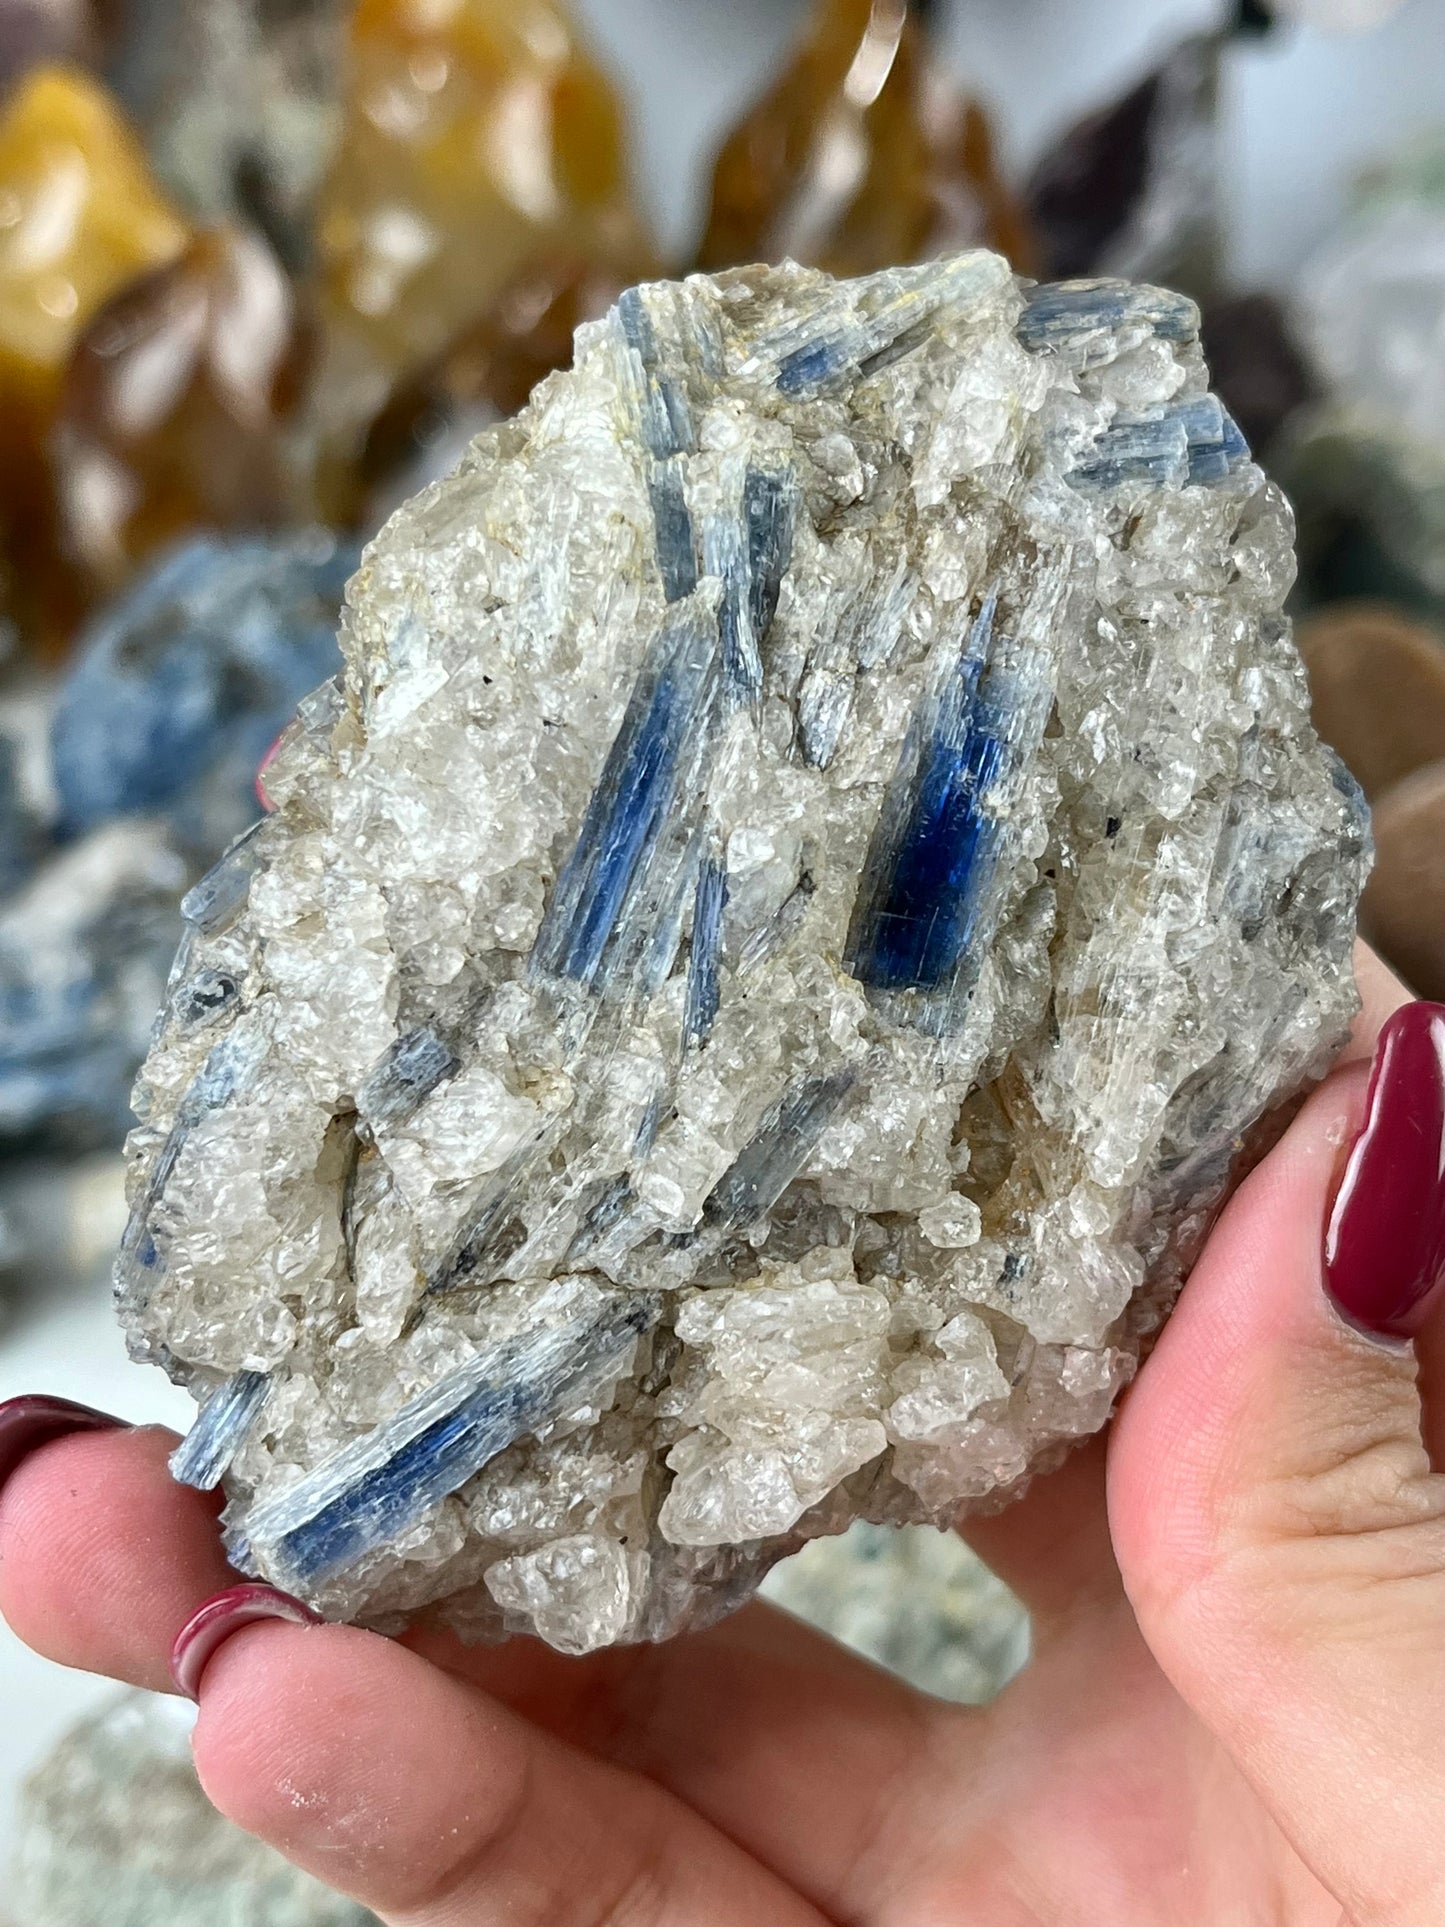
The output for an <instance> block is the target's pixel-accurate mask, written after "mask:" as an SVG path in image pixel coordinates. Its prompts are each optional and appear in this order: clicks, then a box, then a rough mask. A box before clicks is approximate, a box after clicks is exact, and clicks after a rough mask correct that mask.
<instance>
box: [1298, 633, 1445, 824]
mask: <svg viewBox="0 0 1445 1927" xmlns="http://www.w3.org/2000/svg"><path fill="white" fill-rule="evenodd" d="M1297 640H1298V642H1299V649H1300V654H1301V655H1302V656H1303V657H1304V660H1305V667H1306V668H1307V669H1308V671H1309V678H1310V694H1311V697H1312V699H1313V702H1314V718H1315V727H1316V728H1317V729H1318V730H1319V732H1320V734H1321V736H1323V737H1324V739H1325V741H1326V742H1327V743H1330V744H1332V745H1333V746H1334V748H1335V749H1337V750H1338V751H1339V753H1340V755H1341V756H1343V757H1344V759H1345V761H1346V763H1348V765H1349V766H1350V768H1351V770H1353V772H1354V774H1355V777H1356V779H1357V780H1358V782H1359V784H1360V786H1361V788H1362V789H1363V790H1364V792H1365V794H1366V796H1368V797H1370V798H1371V800H1373V799H1374V798H1375V797H1377V796H1381V795H1383V794H1384V792H1385V791H1386V790H1388V789H1390V788H1391V787H1392V786H1393V785H1394V784H1396V783H1398V782H1400V781H1401V779H1402V778H1403V777H1406V776H1408V775H1410V773H1411V772H1412V771H1413V770H1417V769H1421V768H1423V767H1424V765H1425V764H1427V763H1434V762H1437V761H1440V760H1441V759H1445V642H1442V640H1441V639H1440V637H1439V636H1437V635H1436V634H1435V632H1434V631H1433V630H1431V629H1428V628H1426V627H1425V626H1424V625H1423V624H1421V623H1418V622H1415V621H1413V620H1412V619H1411V618H1410V617H1409V616H1406V615H1403V614H1401V613H1400V612H1398V611H1396V610H1394V609H1392V608H1390V607H1388V606H1387V605H1385V604H1382V603H1366V602H1360V603H1341V604H1339V605H1338V606H1337V607H1335V608H1332V609H1329V610H1326V611H1324V612H1323V613H1322V614H1320V615H1315V616H1311V617H1310V618H1309V619H1308V620H1307V621H1305V622H1302V623H1301V624H1300V626H1299V630H1298V636H1297Z"/></svg>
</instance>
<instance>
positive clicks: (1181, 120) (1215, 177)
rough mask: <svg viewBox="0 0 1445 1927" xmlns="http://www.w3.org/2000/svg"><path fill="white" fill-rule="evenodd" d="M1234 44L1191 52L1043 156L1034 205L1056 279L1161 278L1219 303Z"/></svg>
mask: <svg viewBox="0 0 1445 1927" xmlns="http://www.w3.org/2000/svg"><path fill="white" fill-rule="evenodd" d="M1225 44H1226V36H1225V35H1224V34H1222V33H1211V34H1194V35H1191V36H1190V37H1189V38H1188V39H1186V40H1183V41H1181V42H1180V43H1179V45H1178V46H1177V47H1175V48H1174V49H1173V51H1172V52H1171V53H1170V54H1169V56H1168V58H1167V59H1166V60H1165V61H1164V62H1163V63H1162V65H1160V66H1159V67H1156V68H1155V69H1153V71H1152V72H1150V73H1148V74H1146V75H1145V76H1144V78H1143V79H1142V80H1141V81H1139V82H1138V83H1137V85H1135V86H1134V87H1131V88H1130V89H1129V91H1128V92H1127V93H1126V94H1125V95H1123V97H1122V98H1121V99H1119V100H1117V101H1114V102H1112V103H1111V104H1110V105H1109V106H1107V107H1102V108H1100V109H1099V110H1098V111H1097V112H1095V113H1091V114H1088V115H1086V116H1085V117H1084V119H1083V120H1081V121H1079V122H1077V123H1076V124H1075V125H1074V126H1072V127H1070V128H1069V129H1067V131H1066V132H1065V133H1064V134H1062V135H1061V136H1060V138H1059V139H1058V141H1057V142H1055V144H1054V145H1053V146H1052V147H1051V148H1049V150H1048V151H1047V152H1046V153H1045V154H1044V155H1043V157H1042V158H1041V159H1040V161H1039V163H1038V165H1037V167H1036V168H1035V169H1034V173H1033V176H1032V178H1031V180H1030V181H1029V184H1028V188H1027V190H1026V193H1025V201H1026V204H1027V209H1028V218H1029V220H1030V221H1031V223H1032V225H1033V230H1034V233H1035V235H1036V237H1037V243H1038V250H1039V256H1040V259H1041V261H1042V263H1043V271H1044V272H1045V273H1046V274H1054V275H1080V274H1121V275H1133V276H1150V277H1154V278H1157V279H1158V280H1161V281H1165V282H1168V283H1169V285H1170V286H1171V287H1187V288H1188V289H1190V290H1191V292H1194V293H1197V294H1200V295H1204V294H1207V293H1210V292H1212V291H1213V285H1214V281H1215V276H1216V273H1217V256H1218V251H1219V232H1218V224H1219V127H1218V111H1219V66H1220V56H1221V53H1222V51H1223V48H1224V46H1225Z"/></svg>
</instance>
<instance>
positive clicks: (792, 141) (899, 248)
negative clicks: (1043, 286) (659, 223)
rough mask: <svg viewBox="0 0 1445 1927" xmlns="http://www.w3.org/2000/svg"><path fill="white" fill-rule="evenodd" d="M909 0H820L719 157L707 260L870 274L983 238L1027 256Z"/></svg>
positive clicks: (981, 127) (1016, 220) (986, 153)
mask: <svg viewBox="0 0 1445 1927" xmlns="http://www.w3.org/2000/svg"><path fill="white" fill-rule="evenodd" d="M920 11H921V9H919V8H917V7H911V6H910V5H909V0H816V6H815V9H814V12H813V16H812V19H811V21H810V23H809V25H808V28H807V31H806V33H805V35H804V38H803V40H802V41H801V43H800V44H799V46H798V49H797V51H796V53H795V54H794V56H793V57H792V59H791V60H790V61H789V63H788V65H787V67H786V68H785V69H784V71H783V73H782V74H781V75H780V76H779V78H778V79H777V80H776V81H775V82H774V84H773V85H772V86H771V87H770V88H769V89H768V90H767V92H766V93H765V94H764V95H763V96H762V98H761V99H760V100H759V101H757V102H756V103H755V105H754V106H753V107H752V108H750V109H749V111H748V113H747V115H746V116H745V117H744V119H743V120H742V121H741V122H740V124H739V125H738V127H737V128H736V129H735V130H734V131H733V133H732V134H731V135H730V136H729V137H728V139H727V141H726V142H725V144H724V146H723V148H722V151H721V153H720V154H719V155H718V159H717V164H716V168H715V170H714V174H713V184H712V205H711V209H710V211H709V215H708V220H707V226H706V229H705V231H704V234H703V239H702V243H701V247H700V250H699V260H700V263H701V265H702V266H703V267H705V268H727V267H735V266H737V265H739V264H742V263H745V262H749V261H780V260H782V259H784V258H785V257H787V258H791V259H795V260H799V261H805V262H808V263H810V264H812V265H816V266H819V267H824V268H828V269H831V270H832V271H833V272H834V273H837V274H862V273H867V272H870V271H872V270H874V269H880V268H886V267H890V266H892V265H894V264H895V263H897V262H901V261H918V260H922V259H925V258H926V257H928V256H930V255H935V254H941V253H944V252H946V251H948V250H949V249H952V248H959V247H965V246H968V245H970V244H971V243H974V242H979V241H986V242H988V243H990V244H991V245H992V246H995V247H999V248H1001V249H1002V250H1003V251H1004V252H1005V253H1006V254H1008V255H1009V256H1010V258H1011V259H1012V260H1013V261H1014V263H1015V265H1016V266H1018V267H1020V268H1027V267H1029V266H1030V265H1031V262H1032V250H1031V248H1030V245H1029V242H1028V238H1027V235H1026V231H1025V228H1024V224H1023V220H1022V218H1021V215H1020V211H1019V209H1018V207H1017V205H1016V204H1015V203H1014V201H1013V199H1012V197H1011V196H1010V194H1009V192H1008V190H1007V188H1006V187H1005V185H1004V183H1003V181H1002V179H1001V177H1000V175H999V173H998V171H997V168H996V166H995V163H994V156H993V136H992V133H991V131H990V128H989V124H988V119H987V116H986V115H985V113H984V111H983V109H982V108H981V107H980V106H979V105H978V104H977V102H974V101H970V100H966V99H964V98H963V97H962V96H961V95H960V94H959V93H958V91H957V89H956V88H955V87H953V85H952V84H951V83H950V82H949V81H948V80H947V79H946V78H945V77H944V75H943V73H942V72H941V71H940V70H939V69H938V68H937V67H936V66H935V65H934V64H933V63H932V62H931V61H930V59H929V57H928V48H927V44H926V38H925V34H924V31H923V29H922V28H921V26H920V25H919V22H918V20H917V18H916V15H917V14H918V13H919V12H920Z"/></svg>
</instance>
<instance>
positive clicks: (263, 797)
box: [256, 736, 281, 816]
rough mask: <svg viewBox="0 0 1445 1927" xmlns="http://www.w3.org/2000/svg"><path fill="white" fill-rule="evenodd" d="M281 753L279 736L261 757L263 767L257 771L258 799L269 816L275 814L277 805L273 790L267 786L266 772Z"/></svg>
mask: <svg viewBox="0 0 1445 1927" xmlns="http://www.w3.org/2000/svg"><path fill="white" fill-rule="evenodd" d="M280 754H281V738H280V737H279V736H278V737H277V738H276V740H275V742H274V743H272V745H271V747H270V748H269V749H268V750H267V751H266V754H265V755H264V756H263V757H262V758H261V767H260V768H259V769H258V770H257V771H256V800H257V802H258V803H259V804H260V805H261V808H262V809H263V810H264V811H265V812H266V814H267V816H274V815H275V813H276V805H275V803H274V802H273V801H272V798H271V792H270V791H269V790H268V789H267V788H266V772H267V770H268V769H270V767H271V765H272V764H273V763H274V762H275V760H276V758H277V757H278V756H279V755H280Z"/></svg>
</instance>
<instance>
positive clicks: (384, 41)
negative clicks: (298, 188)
mask: <svg viewBox="0 0 1445 1927" xmlns="http://www.w3.org/2000/svg"><path fill="white" fill-rule="evenodd" d="M349 34H350V38H349V43H348V48H347V64H346V93H345V102H344V119H343V127H342V133H341V138H340V142H339V145H338V147H337V150H336V153H335V157H334V160H333V162H332V165H331V169H330V171H329V174H328V176H327V180H326V183H325V185H324V187H323V189H322V193H321V200H320V206H319V211H318V222H319V226H318V237H317V248H318V255H319V270H320V275H321V283H322V298H323V309H324V320H325V326H326V336H327V352H326V360H325V365H324V368H323V373H322V387H321V392H320V395H319V398H318V408H319V410H320V414H321V417H322V421H323V424H324V435H325V442H326V446H327V449H328V451H329V452H330V453H332V454H334V455H336V456H337V457H338V458H339V460H340V461H341V462H342V463H343V464H344V463H345V462H347V461H349V460H350V459H351V457H352V456H353V455H354V454H355V453H356V448H355V446H353V443H358V442H359V440H360V437H361V435H362V434H364V431H365V428H366V425H367V424H368V423H369V422H370V421H371V419H372V418H373V417H374V416H375V415H376V413H377V412H378V411H379V410H380V408H381V407H382V406H383V404H384V403H385V402H386V401H387V399H388V398H389V396H390V394H391V393H392V390H393V388H394V387H395V386H396V385H397V384H398V383H399V382H404V381H405V380H407V379H408V378H409V377H411V376H412V375H414V374H415V373H417V371H418V370H419V369H420V368H421V367H422V366H423V365H424V364H425V363H427V362H428V361H430V360H431V358H432V357H433V356H434V355H436V354H439V353H440V352H441V351H442V350H443V349H445V348H446V347H447V346H448V344H449V343H450V342H451V341H452V340H454V339H455V337H456V336H457V335H458V334H459V333H460V332H461V331H462V330H463V329H464V328H467V327H469V326H471V325H472V324H474V323H475V322H476V321H478V320H479V319H480V318H481V317H482V316H483V315H485V314H486V313H487V312H488V311H489V309H490V308H491V305H492V303H493V301H494V299H495V297H496V296H497V294H498V293H499V292H500V291H501V290H502V289H503V288H504V287H505V286H506V285H507V283H508V282H509V281H510V280H511V279H512V277H513V276H514V275H515V274H516V273H517V272H518V271H519V270H520V269H521V268H522V266H523V265H524V264H525V263H526V262H527V260H528V259H529V258H530V257H532V256H534V255H536V254H537V253H539V252H545V251H547V250H549V249H554V248H558V247H562V248H570V249H573V250H576V251H580V252H581V253H584V254H586V255H587V256H588V257H589V258H590V259H594V260H597V261H613V260H617V261H621V262H622V263H624V264H626V265H629V266H630V265H631V264H632V263H633V262H635V261H636V260H637V259H638V257H639V254H640V253H641V252H642V251H643V250H642V241H641V236H640V232H639V226H638V221H637V217H636V215H635V214H634V212H633V209H632V205H631V200H630V195H629V189H628V181H627V173H626V165H625V157H624V152H623V128H622V118H621V112H620V109H619V107H618V105H617V102H616V99H615V97H614V94H613V91H612V88H611V85H610V83H609V82H608V81H607V80H606V79H605V77H604V76H603V74H602V73H601V71H600V70H599V69H598V67H597V66H596V65H595V64H594V63H593V61H592V59H591V58H590V56H589V55H588V54H587V53H586V51H585V50H584V48H583V46H582V44H581V41H580V37H579V35H578V32H577V28H576V26H575V23H574V21H573V19H572V15H571V10H570V8H569V7H568V6H567V4H566V0H431V3H430V4H427V5H425V6H419V5H417V4H416V0H359V4H358V5H357V6H356V8H355V11H354V13H353V16H352V20H351V25H350V29H349ZM330 466H331V465H330V464H328V472H329V471H330Z"/></svg>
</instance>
